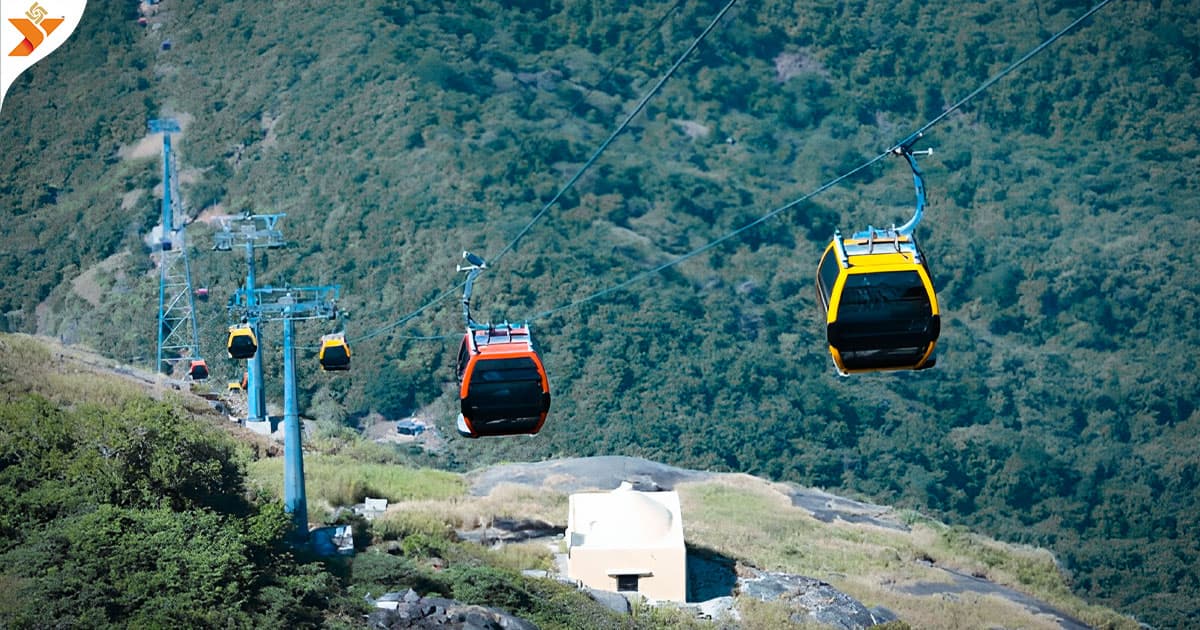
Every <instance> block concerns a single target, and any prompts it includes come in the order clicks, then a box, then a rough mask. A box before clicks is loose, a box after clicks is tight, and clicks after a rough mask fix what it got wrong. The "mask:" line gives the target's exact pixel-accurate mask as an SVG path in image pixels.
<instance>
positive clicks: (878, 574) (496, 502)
mask: <svg viewBox="0 0 1200 630" xmlns="http://www.w3.org/2000/svg"><path fill="white" fill-rule="evenodd" d="M28 394H36V395H38V396H42V397H45V398H47V399H48V400H50V401H52V402H53V403H55V404H73V405H84V404H88V405H101V406H119V405H121V404H124V403H127V402H130V401H133V400H136V399H139V398H144V397H146V396H155V397H163V396H165V397H166V398H167V399H169V400H171V401H173V404H176V405H179V406H180V407H181V408H182V409H186V410H189V411H190V415H191V417H192V419H193V421H198V422H206V423H207V422H216V423H219V426H224V427H226V428H227V429H230V430H232V426H233V425H230V424H229V423H227V422H224V419H223V417H222V416H220V415H219V414H215V413H213V412H212V411H211V410H210V409H209V407H208V405H207V403H206V402H205V401H203V400H202V399H200V398H198V397H196V396H192V395H190V394H189V393H187V392H178V391H176V390H174V389H173V388H171V387H164V386H162V385H161V384H159V385H158V386H156V385H155V384H154V379H153V378H152V377H150V375H148V374H146V373H143V372H140V371H137V370H131V369H129V368H127V367H125V366H122V365H119V364H114V363H112V362H110V361H108V360H106V359H104V358H102V357H100V356H98V355H95V354H92V353H89V352H86V351H82V350H80V349H79V348H70V347H62V346H60V345H59V344H57V343H56V342H55V341H53V340H48V339H44V338H34V337H29V336H25V335H0V396H3V398H4V399H5V400H14V399H17V398H21V397H24V396H25V395H28ZM235 433H236V435H237V436H238V437H239V439H241V440H244V441H248V442H249V445H250V446H253V451H254V452H255V453H263V452H265V449H264V448H263V446H264V445H263V444H262V443H261V441H260V440H259V438H258V437H257V436H255V435H253V434H250V433H245V432H240V431H238V432H235ZM311 446H312V450H311V451H310V452H308V453H306V458H305V474H306V481H307V484H306V489H307V491H308V499H309V503H310V505H311V506H314V507H313V508H312V509H313V512H312V513H311V516H312V518H313V520H314V521H316V522H320V521H321V520H322V519H323V518H324V517H327V516H329V515H330V514H331V513H332V508H336V507H338V506H345V505H348V504H350V503H353V502H357V501H361V499H362V498H363V497H364V496H374V497H384V498H388V499H389V500H390V502H391V505H390V507H389V510H388V512H387V513H386V514H385V515H383V516H382V517H380V518H379V519H378V520H376V521H375V522H374V523H373V524H372V531H373V533H374V535H375V537H376V540H377V541H380V542H383V541H387V540H394V539H395V538H397V537H399V536H402V535H408V534H412V533H414V532H426V533H437V532H444V531H446V530H447V529H448V528H451V527H453V528H462V527H466V528H473V527H476V526H478V525H479V524H481V523H487V522H489V521H490V520H491V519H493V518H496V517H520V518H526V519H541V520H544V521H546V522H549V523H553V524H556V525H559V526H565V525H566V522H565V521H566V512H567V496H566V495H565V494H562V493H560V492H555V491H550V490H546V489H543V488H532V487H525V486H516V485H506V484H501V485H500V486H499V487H497V488H496V489H495V490H493V491H492V492H491V493H490V494H489V495H487V496H484V497H476V496H472V495H468V494H467V493H466V486H467V483H466V480H465V478H464V477H463V476H462V475H459V474H453V473H447V472H442V471H435V470H428V469H420V468H412V467H408V466H405V465H403V464H400V463H399V462H398V461H397V459H396V455H395V454H394V453H393V454H392V455H390V457H389V456H387V455H385V454H384V452H382V451H377V450H374V451H373V446H372V445H370V444H364V443H360V442H358V441H356V440H350V441H344V440H317V441H316V442H315V443H314V444H313V445H311ZM250 450H251V449H246V450H245V451H244V452H243V454H244V455H246V456H247V459H248V460H249V461H248V464H249V465H248V469H249V470H248V472H249V481H250V483H248V484H247V485H248V486H249V487H250V488H252V489H254V488H260V489H266V491H267V492H269V493H273V494H282V492H281V490H280V488H279V487H278V486H279V483H280V480H281V479H282V476H283V473H282V467H281V460H280V459H279V458H278V457H267V458H259V457H251V456H250ZM371 458H387V463H386V464H384V463H374V462H370V461H363V460H367V459H371ZM257 491H259V492H261V491H262V490H257ZM679 492H680V495H681V498H682V504H683V508H684V513H685V515H686V520H685V535H686V538H687V542H688V543H689V544H690V545H693V546H698V547H703V548H707V549H710V550H713V551H716V552H719V553H721V554H723V555H725V556H727V557H730V558H733V559H735V560H737V561H739V562H743V563H748V564H751V565H753V566H757V567H760V568H764V569H771V570H779V571H789V572H795V573H800V574H803V575H808V576H812V577H817V578H819V579H823V580H826V581H829V582H830V583H832V584H834V585H835V586H837V587H838V588H840V589H842V590H845V591H846V592H848V593H851V594H852V595H854V596H855V597H857V598H859V599H861V600H863V601H864V602H866V603H867V604H868V605H885V606H887V607H888V608H890V609H892V610H893V611H895V612H897V613H898V614H900V615H901V617H902V618H903V619H905V620H906V621H908V622H909V623H910V624H912V625H913V626H914V627H930V626H931V625H943V626H944V625H945V624H944V623H943V622H944V621H945V620H947V619H951V620H954V621H953V623H952V624H951V626H952V627H982V626H986V625H988V624H992V623H1009V624H1011V623H1014V622H1019V623H1021V624H1022V625H1025V626H1027V627H1041V626H1039V625H1038V624H1039V623H1041V622H1040V621H1039V620H1038V619H1037V618H1036V617H1034V616H1031V615H1030V614H1029V613H1027V612H1026V611H1024V610H1023V609H1020V608H1019V607H1014V606H1012V605H1010V604H1006V603H1004V602H1002V601H1000V600H993V599H991V598H979V597H963V598H961V599H960V600H957V601H955V600H944V599H943V598H941V597H915V596H908V595H903V594H899V593H896V592H895V591H894V590H893V589H892V588H891V587H892V586H894V585H904V584H907V583H913V582H917V581H929V580H935V581H936V580H938V579H939V577H938V571H937V570H935V569H933V568H931V567H929V566H928V565H926V564H924V563H923V562H922V561H924V560H932V561H934V562H936V564H937V565H939V566H945V567H951V568H955V569H958V570H961V571H965V572H970V573H972V574H975V575H980V576H986V577H987V578H988V579H990V580H993V581H995V582H998V583H1001V584H1006V585H1010V586H1012V587H1014V588H1016V589H1018V590H1022V591H1024V592H1027V593H1029V594H1031V595H1033V596H1035V597H1037V598H1040V599H1043V600H1045V601H1048V602H1051V603H1053V604H1054V605H1055V606H1058V607H1059V608H1061V609H1063V610H1065V611H1068V612H1070V613H1071V614H1073V615H1076V616H1078V617H1079V618H1081V619H1084V620H1086V621H1088V622H1089V623H1092V624H1095V625H1096V626H1097V627H1125V626H1127V625H1128V626H1129V627H1132V626H1131V625H1129V624H1130V621H1129V620H1128V619H1127V618H1123V617H1120V616H1119V615H1116V614H1115V613H1114V612H1112V611H1111V610H1106V609H1103V608H1100V607H1096V606H1089V605H1086V604H1085V603H1083V602H1082V600H1080V599H1079V598H1077V597H1075V596H1073V595H1071V594H1070V593H1069V590H1068V589H1067V586H1066V583H1065V582H1064V579H1063V576H1062V574H1061V572H1060V570H1059V568H1058V567H1057V565H1056V564H1055V562H1054V560H1053V558H1052V557H1051V555H1050V554H1048V553H1047V552H1045V551H1042V550H1036V549H1032V548H1022V547H1019V546H1011V545H1006V544H1003V543H999V542H995V541H992V540H989V539H986V538H984V537H979V536H975V535H971V534H968V533H966V532H965V530H962V529H954V530H952V529H950V528H947V527H946V526H945V525H943V524H941V523H938V522H936V521H933V520H930V519H926V518H923V517H917V516H915V515H914V516H913V518H912V519H910V520H912V531H911V532H909V533H901V532H897V531H894V530H885V529H881V528H876V527H871V526H865V525H851V524H847V523H844V522H840V521H836V522H834V523H823V522H820V521H817V520H815V519H813V518H812V517H811V516H809V515H808V514H807V513H806V512H804V511H803V510H801V509H799V508H794V507H792V506H791V505H790V503H789V501H788V500H787V498H786V496H785V495H784V494H782V493H781V491H780V489H779V488H777V487H776V486H775V485H774V484H772V483H770V482H767V481H764V480H761V479H757V478H754V477H750V476H747V475H731V476H727V477H723V478H721V479H718V480H715V481H710V482H692V483H688V484H684V485H682V486H681V487H680V488H679ZM322 515H324V516H322ZM481 553H482V552H481ZM477 555H478V554H477ZM483 556H487V557H488V558H490V561H491V562H495V563H498V566H502V567H506V568H509V569H521V568H530V567H534V568H543V569H545V568H549V567H548V566H547V560H546V557H545V556H546V554H545V550H544V549H540V548H538V547H532V546H522V545H516V546H513V548H512V549H510V550H508V551H506V552H505V553H504V554H497V555H494V556H488V555H487V554H483ZM481 557H482V556H481Z"/></svg>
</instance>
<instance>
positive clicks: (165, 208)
mask: <svg viewBox="0 0 1200 630" xmlns="http://www.w3.org/2000/svg"><path fill="white" fill-rule="evenodd" d="M162 230H163V233H162V241H163V243H170V242H171V232H173V231H174V230H175V217H174V216H172V213H171V132H170V131H166V130H164V131H163V201H162ZM165 248H166V247H165V246H164V249H165Z"/></svg>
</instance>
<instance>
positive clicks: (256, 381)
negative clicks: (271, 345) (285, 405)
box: [213, 214, 287, 423]
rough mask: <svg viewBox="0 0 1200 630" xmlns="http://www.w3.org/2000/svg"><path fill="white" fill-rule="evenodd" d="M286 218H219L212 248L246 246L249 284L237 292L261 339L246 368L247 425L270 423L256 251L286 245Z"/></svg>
mask: <svg viewBox="0 0 1200 630" xmlns="http://www.w3.org/2000/svg"><path fill="white" fill-rule="evenodd" d="M285 216H287V215H285V214H244V215H226V216H220V217H217V218H216V220H217V222H218V223H219V224H220V226H221V230H220V231H219V232H217V233H216V234H214V235H213V249H216V250H219V251H232V250H233V248H234V247H243V248H244V249H245V251H246V284H245V286H244V287H243V288H242V290H240V291H239V292H238V295H242V292H243V291H244V292H245V293H244V294H245V300H246V303H245V304H244V305H243V306H244V315H245V317H246V323H247V324H249V325H250V328H251V329H252V330H253V331H254V336H255V337H257V338H258V352H255V353H254V357H253V358H251V359H248V360H247V365H246V372H247V377H246V403H247V408H248V411H247V413H246V422H248V423H249V422H266V421H267V402H266V397H265V396H264V395H263V380H262V355H263V347H264V346H265V344H264V343H263V338H262V331H261V330H259V325H258V311H257V310H256V309H255V306H256V304H255V300H256V296H257V292H256V291H255V286H254V285H255V277H254V250H255V249H278V248H280V247H283V246H284V245H286V244H287V243H286V242H285V241H284V240H283V233H282V232H281V231H280V230H279V229H278V228H277V227H275V225H276V224H277V223H278V222H279V219H282V218H283V217H285Z"/></svg>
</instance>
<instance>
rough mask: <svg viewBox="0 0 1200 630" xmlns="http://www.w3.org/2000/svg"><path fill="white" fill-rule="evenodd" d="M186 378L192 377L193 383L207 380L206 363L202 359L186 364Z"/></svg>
mask: <svg viewBox="0 0 1200 630" xmlns="http://www.w3.org/2000/svg"><path fill="white" fill-rule="evenodd" d="M188 376H190V377H192V380H193V381H205V380H208V363H205V362H204V359H195V360H193V361H192V362H191V363H189V364H188Z"/></svg>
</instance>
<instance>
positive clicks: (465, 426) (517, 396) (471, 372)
mask: <svg viewBox="0 0 1200 630" xmlns="http://www.w3.org/2000/svg"><path fill="white" fill-rule="evenodd" d="M457 373H458V383H459V392H458V393H459V401H460V403H461V409H462V413H461V414H460V415H459V416H458V427H457V428H458V432H459V434H461V435H463V436H465V437H472V438H477V437H483V436H498V435H536V434H537V433H538V431H541V430H542V425H543V424H545V422H546V415H547V413H548V412H549V411H550V381H549V379H547V377H546V368H545V366H543V365H542V360H541V358H540V357H539V356H538V353H537V352H536V351H535V350H534V349H533V343H532V340H531V339H530V335H529V327H528V326H512V325H509V324H505V325H503V326H500V327H490V326H489V327H487V328H483V329H477V330H468V331H467V333H466V334H465V335H464V336H463V340H462V345H461V346H459V350H458V370H457Z"/></svg>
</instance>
